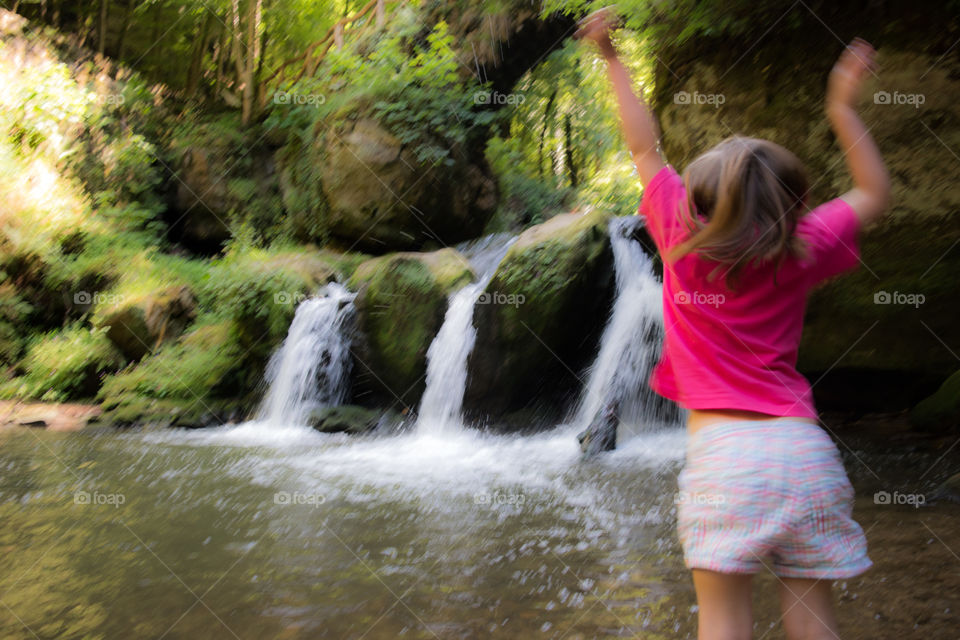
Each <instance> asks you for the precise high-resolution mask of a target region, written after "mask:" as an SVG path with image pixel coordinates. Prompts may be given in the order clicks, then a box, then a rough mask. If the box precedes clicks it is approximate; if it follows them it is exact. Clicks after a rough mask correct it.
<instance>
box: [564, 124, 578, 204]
mask: <svg viewBox="0 0 960 640" xmlns="http://www.w3.org/2000/svg"><path fill="white" fill-rule="evenodd" d="M563 133H564V142H563V149H564V153H565V154H566V157H567V171H569V172H570V186H571V187H573V188H574V189H576V188H577V183H578V179H577V167H576V165H574V164H573V140H571V138H572V137H573V136H571V135H570V114H569V113H568V114H566V115H565V116H564V117H563Z"/></svg>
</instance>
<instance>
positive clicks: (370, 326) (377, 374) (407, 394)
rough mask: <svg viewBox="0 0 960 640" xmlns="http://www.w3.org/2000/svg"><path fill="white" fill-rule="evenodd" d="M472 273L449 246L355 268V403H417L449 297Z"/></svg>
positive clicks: (388, 257) (383, 258)
mask: <svg viewBox="0 0 960 640" xmlns="http://www.w3.org/2000/svg"><path fill="white" fill-rule="evenodd" d="M473 277H474V273H473V271H472V269H471V268H470V263H469V262H468V261H467V260H466V258H464V257H463V256H462V255H460V253H458V252H457V251H455V250H454V249H449V248H447V249H441V250H439V251H433V252H430V253H416V252H403V253H393V254H388V255H386V256H381V257H379V258H373V259H371V260H368V261H366V262H364V263H362V264H361V265H360V266H358V267H357V269H356V271H355V272H354V274H353V276H352V277H351V278H350V281H349V286H350V288H351V289H353V290H355V291H357V298H356V301H355V304H356V307H357V323H358V328H359V332H358V333H359V335H358V336H357V339H356V341H355V344H354V348H353V356H354V364H353V397H354V399H355V400H356V401H357V402H360V403H362V404H364V405H379V406H396V407H397V408H400V409H408V408H412V407H416V404H417V402H418V401H419V399H420V396H421V394H422V393H423V389H424V386H425V380H424V379H425V376H426V371H427V349H428V348H429V347H430V343H431V342H432V341H433V338H434V337H435V336H436V335H437V332H438V331H439V330H440V326H441V324H443V318H444V315H445V314H446V310H447V297H448V296H449V294H450V293H451V292H452V291H454V290H456V289H458V288H459V287H462V286H464V285H465V284H467V283H469V282H470V281H471V280H472V279H473Z"/></svg>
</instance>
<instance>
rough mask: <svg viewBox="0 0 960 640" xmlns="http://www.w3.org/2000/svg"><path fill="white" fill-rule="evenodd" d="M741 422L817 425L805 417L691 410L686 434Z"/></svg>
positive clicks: (813, 420)
mask: <svg viewBox="0 0 960 640" xmlns="http://www.w3.org/2000/svg"><path fill="white" fill-rule="evenodd" d="M742 420H755V421H757V422H767V421H776V420H792V421H795V422H806V423H809V424H817V421H816V420H815V419H813V418H810V417H806V416H771V415H769V414H766V413H757V412H755V411H736V410H731V409H691V410H690V411H689V412H688V415H687V433H689V434H691V435H692V434H694V433H696V432H697V431H699V430H700V429H702V428H703V427H706V426H708V425H711V424H717V423H720V422H737V421H742Z"/></svg>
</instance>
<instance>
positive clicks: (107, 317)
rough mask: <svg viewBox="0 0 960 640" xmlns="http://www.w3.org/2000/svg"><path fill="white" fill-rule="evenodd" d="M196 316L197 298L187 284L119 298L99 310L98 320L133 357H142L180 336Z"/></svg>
mask: <svg viewBox="0 0 960 640" xmlns="http://www.w3.org/2000/svg"><path fill="white" fill-rule="evenodd" d="M195 317H196V299H195V298H194V295H193V292H192V291H190V289H189V288H188V287H186V286H182V285H179V286H173V287H168V288H166V289H163V290H160V291H156V292H153V293H149V294H146V295H143V296H140V297H137V298H125V297H122V296H118V300H117V301H116V302H114V303H113V304H112V305H110V306H109V307H107V308H105V309H104V310H103V311H98V313H97V317H96V319H95V324H96V326H97V327H98V328H106V329H107V337H108V338H109V339H110V341H111V342H112V343H113V344H114V345H116V347H117V348H118V349H119V350H120V352H121V353H123V355H124V356H125V357H126V358H127V359H129V360H139V359H140V358H142V357H143V356H145V355H146V354H147V353H149V352H151V351H153V350H155V349H156V348H157V347H159V346H160V344H161V343H163V342H164V341H167V340H170V339H172V338H176V337H177V336H179V335H180V334H181V333H182V332H183V330H184V329H186V327H187V326H188V325H189V324H190V323H191V322H192V321H193V319H194V318H195Z"/></svg>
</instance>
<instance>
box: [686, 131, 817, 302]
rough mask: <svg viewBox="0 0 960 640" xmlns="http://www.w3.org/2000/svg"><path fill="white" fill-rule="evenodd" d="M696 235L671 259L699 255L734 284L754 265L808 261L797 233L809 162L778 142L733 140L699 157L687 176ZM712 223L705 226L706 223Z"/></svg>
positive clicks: (689, 223)
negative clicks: (796, 259)
mask: <svg viewBox="0 0 960 640" xmlns="http://www.w3.org/2000/svg"><path fill="white" fill-rule="evenodd" d="M684 183H685V185H686V188H687V198H688V204H689V207H688V212H689V213H688V215H686V216H685V220H684V222H685V224H686V225H687V228H688V230H689V231H690V237H689V238H688V239H687V240H685V241H684V242H682V243H681V244H679V245H677V246H676V247H674V249H673V250H672V251H671V254H670V256H669V257H670V258H671V259H672V260H678V259H680V258H682V257H683V256H685V255H687V254H689V253H696V254H698V255H700V256H702V257H703V258H706V259H707V260H711V261H714V262H716V263H717V269H716V270H714V272H713V274H711V275H713V276H715V275H716V274H717V273H718V272H723V273H724V277H725V278H726V280H727V282H728V283H730V284H735V283H736V281H737V278H738V276H739V275H740V273H741V271H742V270H743V269H744V268H745V267H746V266H748V265H756V264H763V263H769V262H772V263H774V264H775V265H776V266H779V265H780V263H781V262H782V261H783V259H784V258H785V257H787V256H788V255H793V256H802V255H803V254H804V246H803V243H802V242H801V241H800V238H798V237H797V236H796V235H795V234H794V230H795V229H796V227H797V221H798V220H799V219H800V217H801V216H802V215H803V213H804V208H805V202H806V197H807V191H808V190H809V183H808V181H807V173H806V170H805V169H804V167H803V163H801V162H800V160H799V159H798V158H797V157H796V156H795V155H793V154H792V153H790V151H788V150H786V149H784V148H783V147H781V146H780V145H778V144H774V143H773V142H770V141H768V140H760V139H758V138H747V137H742V136H733V137H731V138H727V139H726V140H724V141H723V142H721V143H720V144H718V145H717V146H715V147H713V148H712V149H710V150H709V151H707V152H705V153H703V154H702V155H700V156H698V157H697V158H696V159H695V160H694V161H693V162H691V163H690V165H689V166H687V169H686V171H684ZM701 217H703V218H706V221H704V220H703V219H701Z"/></svg>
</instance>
